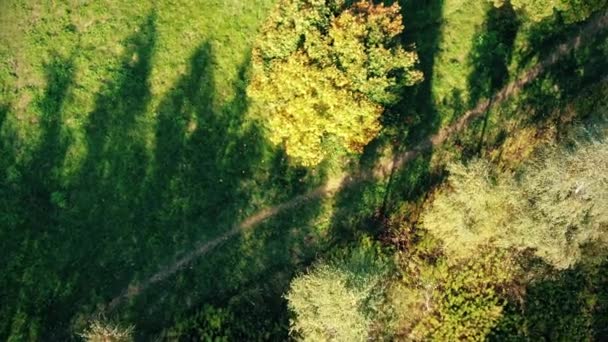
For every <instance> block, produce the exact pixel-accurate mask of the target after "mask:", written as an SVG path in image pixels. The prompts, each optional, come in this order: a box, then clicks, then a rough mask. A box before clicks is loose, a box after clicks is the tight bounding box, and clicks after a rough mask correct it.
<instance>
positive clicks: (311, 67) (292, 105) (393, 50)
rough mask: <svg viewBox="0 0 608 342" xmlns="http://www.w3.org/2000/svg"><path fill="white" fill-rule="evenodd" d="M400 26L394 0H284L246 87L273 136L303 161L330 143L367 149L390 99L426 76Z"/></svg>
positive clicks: (310, 162)
mask: <svg viewBox="0 0 608 342" xmlns="http://www.w3.org/2000/svg"><path fill="white" fill-rule="evenodd" d="M402 31H403V24H402V18H401V15H400V8H399V6H398V5H397V4H396V3H395V4H394V5H392V6H384V5H382V4H378V5H375V4H373V3H372V2H368V1H361V2H358V3H356V4H354V5H352V6H346V2H345V1H343V0H282V1H279V3H278V4H277V6H276V8H275V9H274V11H273V13H272V14H271V15H270V17H269V19H268V21H267V22H266V24H265V25H264V27H263V28H262V33H261V35H260V37H259V38H258V40H257V42H256V44H255V47H254V50H253V52H252V64H253V65H252V75H251V83H250V85H249V87H248V95H249V97H250V99H251V100H252V101H251V102H252V110H253V113H254V115H256V116H257V117H258V118H259V119H260V121H261V122H262V123H263V124H264V127H265V128H266V129H267V132H268V137H269V139H270V141H271V142H272V143H273V144H275V145H278V146H282V147H283V148H284V149H285V151H286V153H287V155H288V156H290V157H291V158H292V159H293V160H294V161H295V162H296V163H298V164H301V165H304V166H314V165H317V164H318V163H319V162H321V161H322V160H323V158H324V157H325V156H326V155H327V154H328V153H330V151H335V150H341V151H344V150H345V151H347V152H350V153H358V152H361V151H362V149H363V147H364V146H365V145H366V144H367V143H369V141H370V140H372V139H373V138H374V137H375V136H376V135H377V134H378V132H379V131H380V128H381V125H380V122H379V119H380V116H381V114H382V112H383V110H384V106H386V105H390V104H393V103H395V102H396V101H398V100H399V94H400V92H401V90H402V89H403V88H404V87H406V86H410V85H413V84H416V83H418V82H420V81H421V80H422V73H421V72H420V71H418V70H416V69H415V65H416V63H417V59H418V57H417V55H416V53H415V52H413V51H406V50H405V49H404V48H403V47H402V46H401V45H400V44H399V41H400V39H399V36H400V34H401V33H402Z"/></svg>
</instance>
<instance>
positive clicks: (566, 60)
mask: <svg viewBox="0 0 608 342" xmlns="http://www.w3.org/2000/svg"><path fill="white" fill-rule="evenodd" d="M606 15H608V13H606V11H605V10H604V11H599V12H597V13H596V14H595V15H593V16H591V17H590V18H589V19H587V20H586V21H585V22H580V23H576V24H565V23H564V22H563V21H562V20H561V18H559V17H556V18H550V19H547V20H544V21H542V22H540V23H537V24H534V25H532V26H531V27H529V28H528V29H527V31H526V32H525V33H526V37H527V43H528V44H527V48H526V49H525V50H524V51H522V52H521V54H522V55H523V57H522V58H521V62H520V63H519V66H520V69H521V71H523V70H525V69H524V68H528V67H530V63H531V61H535V60H538V61H542V60H547V59H550V58H552V55H553V54H555V53H556V51H558V50H559V49H560V48H562V45H561V44H564V43H566V42H569V41H570V40H571V39H573V38H576V37H582V38H585V37H586V39H578V38H576V39H577V40H578V43H579V44H580V45H579V46H578V48H575V49H574V50H573V51H571V52H570V53H568V54H567V55H565V56H563V57H562V59H561V60H560V61H559V63H555V64H554V65H553V66H551V67H549V68H546V69H545V70H544V71H543V74H542V75H541V76H540V77H538V79H537V80H535V81H534V82H532V83H530V84H529V85H527V86H526V88H525V89H524V91H523V92H522V94H521V95H520V98H521V105H522V106H527V107H531V108H534V112H533V115H531V116H530V117H529V118H528V120H526V121H527V124H529V125H539V124H543V123H545V122H546V121H547V120H556V125H557V127H558V129H560V123H561V121H562V118H561V117H557V118H555V117H553V116H552V114H553V113H554V112H555V111H556V110H558V109H560V108H563V107H564V106H565V105H567V104H568V102H569V101H571V100H572V98H573V96H576V94H578V93H579V91H580V89H583V88H585V87H588V86H589V85H591V84H593V83H596V82H598V81H600V80H602V78H603V77H604V75H606V73H607V72H608V58H607V57H608V56H607V51H608V50H607V49H608V47H607V44H606V42H607V41H608V39H607V38H608V30H606V29H605V28H604V29H603V30H600V31H598V32H595V33H593V34H590V32H594V27H593V26H589V25H588V24H591V23H593V22H596V21H597V20H598V19H601V18H602V17H605V16H606ZM564 47H565V46H564ZM581 114H582V115H585V114H584V113H581Z"/></svg>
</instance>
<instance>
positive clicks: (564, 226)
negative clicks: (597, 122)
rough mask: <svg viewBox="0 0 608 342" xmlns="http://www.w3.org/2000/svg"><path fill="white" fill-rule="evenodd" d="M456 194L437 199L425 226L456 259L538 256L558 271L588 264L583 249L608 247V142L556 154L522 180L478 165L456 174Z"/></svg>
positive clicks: (452, 169) (525, 172) (533, 166)
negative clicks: (493, 250)
mask: <svg viewBox="0 0 608 342" xmlns="http://www.w3.org/2000/svg"><path fill="white" fill-rule="evenodd" d="M450 173H451V174H450V178H449V184H450V189H444V190H442V191H440V192H439V193H437V194H436V198H435V201H434V202H433V204H432V206H431V207H430V208H429V209H428V210H427V211H426V212H425V214H424V215H423V226H424V227H425V228H427V229H428V230H429V231H430V232H431V233H433V234H434V235H435V236H437V237H439V238H440V239H442V240H443V241H444V242H445V249H446V251H447V252H448V254H450V255H454V256H462V257H469V256H471V255H473V254H474V253H475V251H476V250H477V248H478V247H479V246H482V245H491V246H495V247H500V248H514V249H517V250H524V249H532V250H534V251H535V253H536V254H537V255H538V256H539V257H541V258H543V259H544V260H546V261H547V262H548V263H550V264H552V265H554V266H555V267H557V268H567V267H570V266H571V265H572V264H574V263H576V262H577V261H579V260H580V258H581V254H582V252H583V248H582V247H583V246H593V245H603V244H605V243H606V242H608V143H606V142H602V143H595V144H590V145H584V146H581V147H579V148H578V149H577V150H576V151H574V152H570V151H567V150H565V149H549V150H546V151H545V152H544V155H543V156H542V157H541V158H540V159H539V160H537V161H535V162H534V163H530V164H528V165H526V166H525V167H524V168H523V170H522V175H521V177H519V179H515V178H514V176H513V175H512V174H508V173H501V172H495V171H492V169H491V166H490V165H489V164H488V163H487V162H485V161H483V160H477V161H474V162H472V163H470V164H469V165H468V166H463V165H452V166H451V167H450Z"/></svg>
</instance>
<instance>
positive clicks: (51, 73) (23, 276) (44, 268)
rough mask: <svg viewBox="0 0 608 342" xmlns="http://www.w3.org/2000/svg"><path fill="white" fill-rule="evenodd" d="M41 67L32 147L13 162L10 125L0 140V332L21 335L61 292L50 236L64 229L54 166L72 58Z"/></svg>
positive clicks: (50, 313) (61, 146) (51, 314)
mask: <svg viewBox="0 0 608 342" xmlns="http://www.w3.org/2000/svg"><path fill="white" fill-rule="evenodd" d="M44 71H45V77H46V85H47V86H46V90H45V91H44V93H43V94H42V95H41V98H40V99H37V101H36V102H37V109H38V111H39V113H40V115H39V119H38V120H39V125H40V128H41V132H42V134H41V135H40V137H39V143H38V145H37V149H36V150H35V151H34V153H33V154H32V155H31V156H30V157H29V158H28V159H26V160H23V161H20V162H18V161H17V160H16V159H15V158H14V156H12V151H14V150H16V149H18V147H17V146H16V143H17V141H18V139H15V137H11V134H10V133H9V131H10V130H7V131H6V132H4V133H5V135H3V136H2V138H3V140H4V141H3V142H2V143H0V144H1V145H2V150H3V151H6V154H5V153H4V152H3V156H2V158H3V164H4V166H6V168H5V169H4V170H5V172H6V174H5V175H3V176H4V177H5V178H4V179H3V183H4V185H6V190H7V191H10V195H9V194H7V195H8V197H7V198H10V199H11V200H7V201H6V202H4V201H3V202H4V203H3V208H2V210H3V213H6V215H7V217H6V221H5V220H4V219H3V221H5V223H6V225H3V232H4V233H7V232H8V233H9V234H8V236H7V238H6V239H4V238H3V239H2V242H3V248H2V249H3V255H4V256H3V258H2V259H3V260H6V263H5V264H4V265H3V270H2V274H3V283H4V284H3V286H2V294H0V297H2V298H3V300H2V302H3V306H2V316H3V317H5V319H3V320H2V321H4V322H5V323H4V326H2V330H0V336H13V338H17V339H21V338H22V339H25V340H27V339H31V338H35V336H36V334H37V333H38V332H36V329H32V328H34V327H38V326H40V325H42V324H43V322H46V321H47V320H52V319H54V318H55V315H61V314H59V313H57V312H56V311H55V309H54V308H53V305H54V300H55V298H56V297H59V296H61V295H62V294H61V293H60V290H59V289H57V288H56V287H55V286H56V284H57V283H59V282H61V280H62V275H61V274H60V273H59V272H57V269H58V267H57V255H56V254H55V250H54V249H55V247H56V246H55V240H54V236H56V235H62V234H64V232H65V231H64V229H63V227H61V226H59V225H58V224H57V223H58V219H59V215H60V211H61V210H62V209H63V207H64V205H65V197H64V193H63V192H62V191H61V185H60V181H59V178H60V177H59V170H60V169H59V167H58V166H57V165H59V164H61V163H62V162H63V159H64V157H65V154H66V151H67V145H68V141H67V137H66V136H65V131H63V130H62V110H63V106H64V103H65V102H66V100H67V97H68V94H69V89H70V87H71V85H72V82H73V77H74V62H73V58H72V57H71V58H67V59H66V58H63V57H61V56H59V55H53V56H52V57H51V60H50V61H49V62H48V63H47V64H46V65H45V66H44ZM6 113H8V109H7V110H6V112H5V115H6ZM11 140H12V141H11ZM5 205H6V207H5ZM30 315H31V317H30ZM49 334H50V332H49Z"/></svg>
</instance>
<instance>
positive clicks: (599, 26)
mask: <svg viewBox="0 0 608 342" xmlns="http://www.w3.org/2000/svg"><path fill="white" fill-rule="evenodd" d="M606 27H608V13H604V14H603V15H601V16H598V17H596V18H595V19H593V20H591V21H590V22H589V23H587V24H586V25H585V26H584V27H583V29H582V30H581V31H580V32H579V34H577V35H576V36H574V37H572V38H570V39H569V40H568V41H566V42H564V43H562V44H560V45H559V46H558V47H557V48H556V49H555V50H554V51H553V52H552V53H551V54H550V55H549V56H547V57H546V58H545V59H543V60H542V61H540V62H539V63H538V64H537V65H536V66H534V67H533V68H531V69H529V70H527V71H526V72H524V73H523V74H522V75H520V76H519V77H518V78H517V79H516V80H515V81H513V82H511V83H509V84H508V85H506V86H505V87H504V88H502V89H501V90H500V91H499V92H498V93H496V94H495V95H494V96H493V97H492V99H488V100H484V101H482V102H480V103H479V104H478V105H477V106H476V107H475V108H473V109H471V110H469V111H467V112H466V113H464V114H463V115H462V116H461V117H460V119H459V120H458V121H456V122H455V123H453V124H452V125H450V126H448V127H445V128H444V129H442V130H440V131H439V132H437V133H436V134H435V135H433V136H431V137H429V138H427V139H426V140H424V141H422V142H420V143H419V144H418V145H416V146H415V147H413V148H412V149H410V150H408V151H406V152H404V153H403V154H402V155H401V156H399V157H398V158H395V159H392V160H390V161H386V162H383V163H380V164H378V165H376V167H374V169H373V170H370V171H368V172H364V173H361V174H357V175H350V176H347V175H345V176H341V177H335V178H332V179H329V180H328V181H327V182H326V183H325V184H323V185H322V186H319V187H317V188H316V189H314V190H312V191H310V192H308V193H306V194H303V195H300V196H296V197H294V198H293V199H291V200H290V201H288V202H284V203H282V204H279V205H276V206H273V207H270V208H265V209H262V210H260V211H258V212H257V213H255V214H254V215H252V216H250V217H248V218H247V219H245V220H244V221H242V222H240V223H238V224H236V225H235V226H233V227H232V228H231V229H230V230H229V231H227V232H225V233H224V234H222V235H220V236H218V237H216V238H215V239H213V240H211V241H207V242H205V243H202V244H199V245H198V247H196V248H195V249H194V250H192V251H190V252H188V253H187V254H185V255H184V256H182V257H181V258H179V259H178V260H177V261H176V262H174V263H173V264H171V265H168V266H166V267H164V268H162V269H161V270H159V271H158V272H157V273H155V274H154V275H152V276H151V277H149V278H147V279H145V280H144V281H142V282H140V283H138V284H135V285H130V286H129V287H128V288H127V289H125V290H124V291H123V292H122V293H121V294H120V295H119V296H117V297H115V298H114V299H113V300H112V301H111V302H110V303H109V304H108V306H107V307H106V310H107V311H111V310H113V309H114V308H116V307H117V306H118V305H120V304H121V303H122V302H124V301H125V300H129V299H131V298H134V297H135V296H137V295H138V294H139V293H141V292H142V291H145V290H146V289H148V288H149V287H151V286H152V285H154V284H156V283H158V282H161V281H163V280H165V279H167V278H168V277H170V276H172V275H173V274H175V273H177V272H178V271H179V270H180V269H181V268H182V267H184V266H186V265H188V264H190V263H191V262H192V261H194V260H195V259H197V258H199V257H201V256H203V255H205V254H207V253H209V252H210V251H212V250H213V249H214V248H215V247H217V246H218V245H220V244H222V243H223V242H225V241H227V240H229V239H230V238H232V237H234V236H235V235H238V234H240V233H241V232H242V231H244V230H246V229H251V228H254V227H255V226H257V225H258V224H260V223H261V222H263V221H265V220H266V219H268V218H270V217H273V216H275V215H277V214H278V213H280V212H283V211H285V210H288V209H292V208H295V207H298V206H299V205H301V204H303V203H306V202H309V201H312V200H314V199H318V198H321V197H326V196H332V195H334V194H335V193H336V192H337V191H338V190H340V189H344V188H347V187H350V186H352V185H354V184H357V183H360V182H363V181H366V180H370V179H384V178H386V177H388V175H389V174H390V172H391V171H392V170H398V169H400V168H401V167H403V165H405V164H406V163H408V162H409V161H411V160H413V159H414V158H416V157H417V156H418V155H419V154H421V153H423V152H425V151H427V150H429V149H431V148H433V147H436V146H438V145H441V144H443V143H444V142H445V141H446V140H447V139H448V138H449V137H450V136H452V135H453V134H455V133H458V132H460V131H462V130H463V129H464V128H466V127H467V126H468V125H469V123H470V122H471V121H472V120H474V119H476V118H478V117H480V116H482V115H483V114H484V113H485V112H486V111H487V109H488V108H489V107H490V104H492V105H494V104H500V103H502V102H504V101H505V100H506V99H508V98H509V97H511V96H513V95H515V94H517V93H518V92H520V91H521V90H522V89H523V87H524V86H525V85H527V84H528V83H530V82H531V81H533V80H535V79H536V78H537V77H538V76H539V75H540V74H541V73H543V72H544V71H545V70H546V69H547V68H548V67H551V66H552V65H554V64H556V63H557V62H559V61H560V60H561V59H562V58H563V57H564V56H566V55H568V54H570V53H571V52H572V51H573V50H575V49H578V48H579V47H580V46H581V45H582V44H584V43H585V42H587V41H588V40H589V39H592V38H593V37H594V36H595V35H596V34H597V33H598V32H600V31H601V30H603V29H605V28H606ZM605 79H606V78H605Z"/></svg>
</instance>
